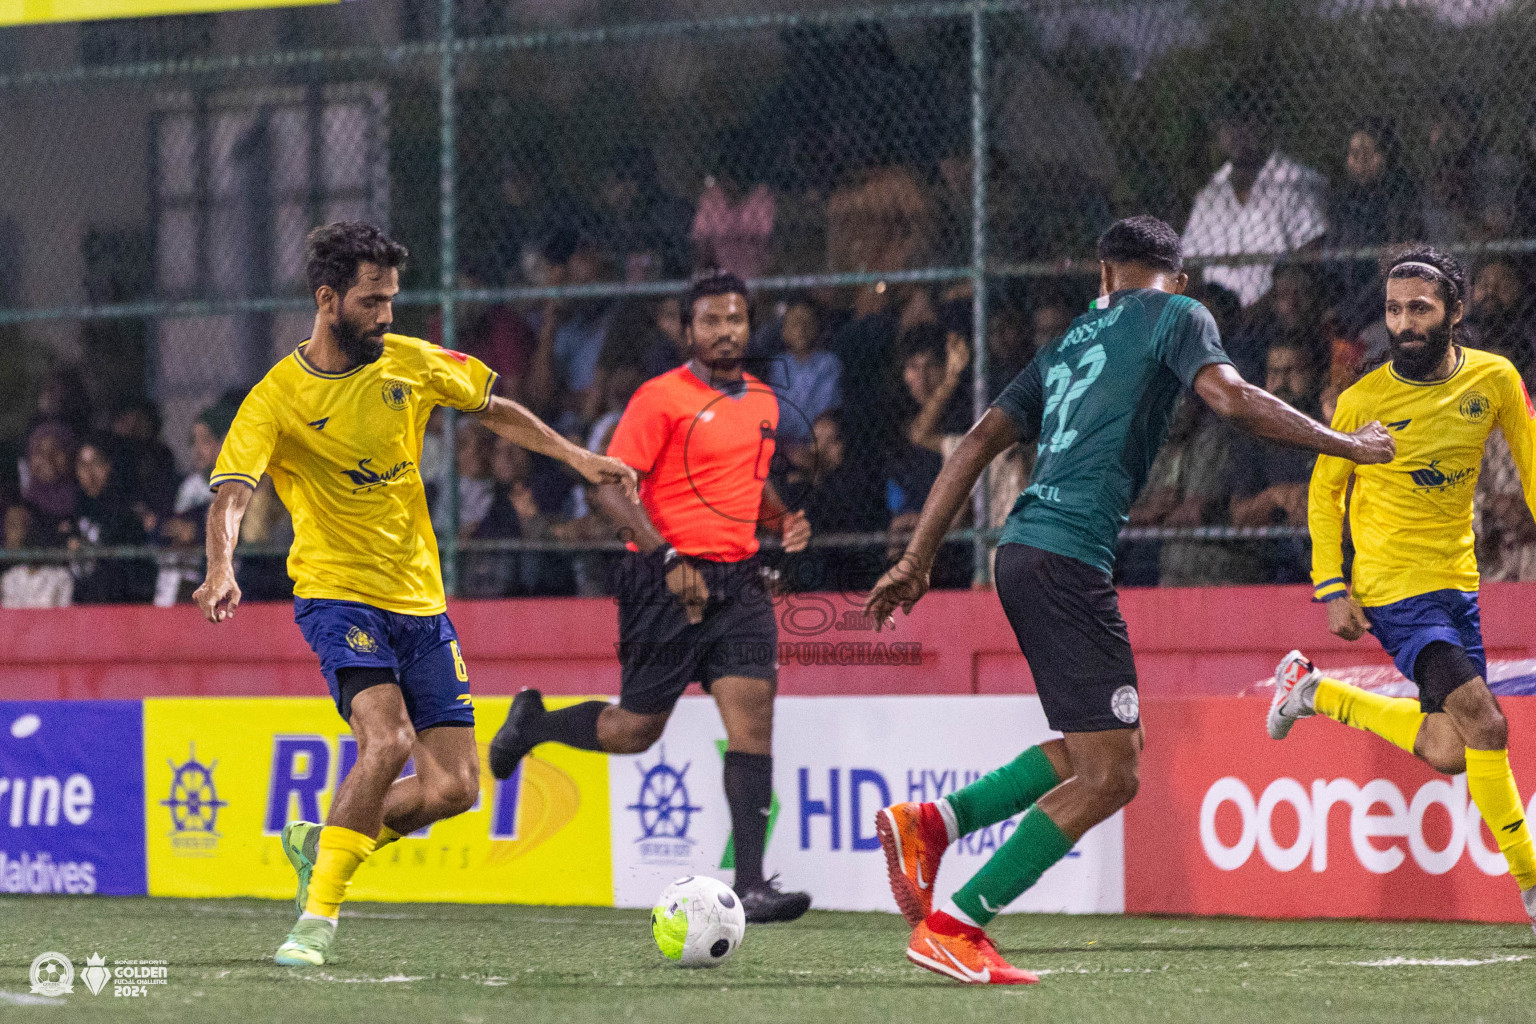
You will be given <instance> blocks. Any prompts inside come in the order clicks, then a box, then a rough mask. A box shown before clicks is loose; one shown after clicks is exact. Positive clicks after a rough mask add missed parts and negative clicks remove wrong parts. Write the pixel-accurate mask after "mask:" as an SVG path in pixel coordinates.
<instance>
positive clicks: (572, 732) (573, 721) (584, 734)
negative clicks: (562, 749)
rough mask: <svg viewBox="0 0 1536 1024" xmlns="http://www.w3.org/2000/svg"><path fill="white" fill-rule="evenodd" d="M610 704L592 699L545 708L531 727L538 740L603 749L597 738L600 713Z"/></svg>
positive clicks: (584, 748) (529, 728) (531, 734)
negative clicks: (558, 707) (548, 709)
mask: <svg viewBox="0 0 1536 1024" xmlns="http://www.w3.org/2000/svg"><path fill="white" fill-rule="evenodd" d="M606 707H608V702H607V701H605V700H589V701H584V702H582V703H580V704H572V705H571V706H570V707H568V708H560V709H559V710H558V711H546V712H544V713H543V714H542V715H540V716H539V717H538V718H535V719H534V720H533V722H532V724H530V725H529V727H528V738H529V739H531V740H533V741H534V742H535V743H564V744H565V745H566V746H568V747H575V748H577V749H578V750H602V749H603V746H602V744H601V743H599V742H598V741H597V716H598V715H601V714H602V713H603V709H604V708H606Z"/></svg>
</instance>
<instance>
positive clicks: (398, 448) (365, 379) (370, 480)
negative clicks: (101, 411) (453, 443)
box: [210, 334, 496, 615]
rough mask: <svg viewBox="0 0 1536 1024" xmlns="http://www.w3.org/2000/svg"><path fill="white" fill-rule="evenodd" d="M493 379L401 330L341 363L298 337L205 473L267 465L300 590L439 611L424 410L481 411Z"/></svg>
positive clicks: (399, 608)
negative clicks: (425, 475)
mask: <svg viewBox="0 0 1536 1024" xmlns="http://www.w3.org/2000/svg"><path fill="white" fill-rule="evenodd" d="M307 344H308V342H305V345H307ZM495 383H496V374H495V373H494V372H493V371H491V370H490V368H488V367H487V366H486V365H485V364H484V363H482V362H480V360H478V359H475V358H473V357H471V356H467V355H464V354H462V353H459V352H451V351H449V350H447V349H443V348H439V347H438V346H436V345H433V344H430V343H428V342H425V341H422V340H420V339H418V338H407V337H404V336H402V335H398V334H386V335H384V354H383V355H382V356H380V357H379V358H378V359H377V360H375V361H374V362H372V363H368V364H366V365H364V366H359V367H356V368H354V369H351V370H348V371H346V372H344V373H325V372H324V371H321V370H317V369H316V368H315V367H314V366H312V365H311V364H310V363H309V362H308V361H307V360H306V359H305V358H304V345H300V346H299V347H298V348H297V349H296V350H295V351H294V352H293V354H291V355H289V356H287V357H286V358H284V359H283V360H282V361H280V362H279V363H278V364H277V365H276V366H274V367H272V369H270V370H268V371H267V375H266V376H265V377H263V378H262V379H261V382H260V383H258V384H257V385H256V386H255V387H254V388H252V389H251V392H250V394H248V395H247V396H246V397H245V401H243V402H241V403H240V411H239V413H237V414H236V416H235V420H234V423H233V424H231V425H230V428H229V434H228V435H227V436H226V437H225V438H224V447H223V449H222V450H221V451H220V452H219V460H218V464H217V465H216V466H215V467H214V470H213V476H212V478H211V480H210V483H211V484H212V486H213V487H214V488H215V489H217V488H218V487H219V485H220V484H224V483H228V482H229V481H231V480H237V481H240V482H241V483H245V484H249V485H250V486H252V487H255V486H256V483H257V482H258V481H259V480H260V479H261V474H262V473H264V472H265V473H270V474H271V476H272V483H273V484H274V485H276V488H277V495H278V497H279V498H281V499H282V501H283V504H284V505H286V506H287V507H288V511H289V512H290V513H291V514H292V515H293V546H292V547H291V548H290V549H289V551H288V575H289V576H291V577H292V578H293V582H294V588H293V592H294V594H295V595H296V596H298V597H311V598H332V599H336V600H342V601H360V602H362V603H364V604H369V605H373V606H374V607H376V608H382V609H384V610H386V611H391V612H399V613H401V614H404V615H436V614H438V613H440V612H443V611H446V610H447V602H446V600H445V598H444V594H443V577H442V570H441V568H440V566H439V564H438V556H437V539H436V537H434V536H433V534H432V518H431V515H430V513H429V512H428V511H427V492H426V488H425V486H424V485H423V483H422V479H421V472H420V469H419V463H420V461H421V442H422V437H423V435H424V434H425V433H426V429H427V417H428V416H429V415H430V414H431V412H432V407H433V406H436V405H447V406H451V407H453V408H455V409H462V410H463V411H465V412H480V411H482V410H484V409H486V408H488V407H489V406H490V404H491V388H492V387H493V386H495Z"/></svg>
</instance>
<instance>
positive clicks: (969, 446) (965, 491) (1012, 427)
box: [864, 408, 1022, 631]
mask: <svg viewBox="0 0 1536 1024" xmlns="http://www.w3.org/2000/svg"><path fill="white" fill-rule="evenodd" d="M1021 439H1022V438H1021V437H1020V435H1019V428H1018V425H1017V424H1016V423H1015V422H1014V420H1013V418H1012V417H1010V416H1009V415H1008V414H1007V413H1004V412H1002V411H1001V410H1000V409H996V408H992V409H988V410H987V413H986V415H985V416H983V417H982V418H981V419H980V420H978V421H977V422H976V425H975V426H974V427H972V428H971V429H970V430H969V431H968V432H967V433H966V435H965V437H964V438H962V439H961V441H960V446H959V447H958V448H956V449H955V453H954V454H953V455H951V456H950V457H949V458H948V459H946V460H944V468H943V469H941V470H939V478H938V479H937V480H935V481H934V483H933V488H932V489H931V490H929V492H928V500H927V501H925V502H923V512H922V515H921V516H919V517H918V520H917V530H916V531H915V532H914V533H913V534H912V539H911V540H910V541H908V542H907V550H906V553H905V554H903V555H902V556H901V558H900V560H898V561H897V563H896V564H895V565H893V566H891V568H890V569H889V570H887V571H886V573H885V575H884V576H881V577H880V579H879V581H878V582H876V583H875V585H874V588H873V589H872V590H870V592H869V598H868V599H867V600H866V601H865V602H864V612H865V614H867V615H872V616H874V620H875V629H876V630H877V631H878V630H879V629H880V628H881V627H883V626H885V625H887V624H890V625H894V624H895V623H894V622H893V621H892V614H893V613H894V612H895V610H896V606H897V605H900V606H901V610H902V611H903V612H905V613H907V614H908V615H910V614H912V606H913V605H915V604H917V601H918V598H920V597H922V596H923V594H925V593H926V592H927V591H928V572H929V569H930V568H931V567H932V566H933V556H934V554H935V553H937V551H938V550H939V544H940V543H941V542H943V540H944V535H945V534H946V533H948V532H949V527H950V525H951V524H952V523H954V521H955V516H957V515H959V513H960V507H961V506H962V505H963V504H965V501H966V499H967V498H969V497H970V494H971V488H972V487H975V486H976V479H977V478H978V477H979V476H981V471H982V470H983V469H985V468H986V467H987V465H988V464H989V463H991V461H992V460H993V459H995V458H997V456H998V455H1000V454H1002V453H1003V452H1005V451H1007V450H1008V449H1009V447H1011V446H1012V445H1014V444H1016V443H1017V442H1018V441H1020V440H1021Z"/></svg>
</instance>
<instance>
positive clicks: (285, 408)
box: [194, 223, 637, 965]
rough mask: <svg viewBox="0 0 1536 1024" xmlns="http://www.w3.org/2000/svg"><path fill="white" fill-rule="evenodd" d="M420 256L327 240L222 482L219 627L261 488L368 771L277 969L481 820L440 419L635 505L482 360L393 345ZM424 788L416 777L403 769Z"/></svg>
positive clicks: (299, 826) (335, 807)
mask: <svg viewBox="0 0 1536 1024" xmlns="http://www.w3.org/2000/svg"><path fill="white" fill-rule="evenodd" d="M405 258H406V250H405V248H404V247H403V246H401V245H399V244H398V243H396V242H394V241H391V240H390V239H389V238H388V237H386V236H385V235H384V234H383V233H382V232H380V231H379V230H378V229H377V228H374V227H372V226H370V225H367V224H357V223H338V224H330V225H327V226H325V227H322V228H317V229H316V230H315V231H313V232H311V233H310V235H309V238H308V239H307V245H306V250H305V260H306V264H307V267H306V269H307V272H308V277H309V285H310V288H311V289H312V290H313V292H314V296H315V303H316V305H317V306H318V310H317V312H316V314H315V323H314V328H313V333H312V334H311V335H310V337H309V339H308V340H307V341H305V342H304V343H303V344H301V345H299V347H298V348H297V349H296V350H295V351H294V352H293V353H292V354H291V355H289V356H288V357H287V358H285V359H283V360H281V361H280V362H278V364H277V365H276V366H274V367H272V369H271V370H269V371H268V372H267V375H266V376H265V377H263V378H262V380H261V382H260V383H258V384H257V385H256V386H255V387H254V388H252V389H251V392H250V394H249V395H247V396H246V398H245V401H244V402H242V403H241V405H240V411H239V413H238V414H237V415H236V416H235V420H234V423H233V424H232V425H231V426H230V429H229V435H228V436H227V437H226V438H225V440H224V447H223V451H222V452H221V453H220V455H219V459H218V464H217V466H215V468H214V471H213V476H212V478H211V481H210V482H211V484H212V486H213V488H214V490H215V491H216V492H217V497H216V498H215V499H214V502H213V505H212V507H211V508H210V509H209V511H208V576H207V579H206V580H205V581H204V582H203V585H202V586H201V587H199V588H198V590H197V593H196V594H195V595H194V596H195V598H196V600H197V603H198V605H199V606H200V607H201V608H202V610H203V614H204V615H205V616H206V617H207V618H208V621H210V622H215V623H217V622H222V621H224V620H225V619H228V618H230V617H231V616H232V615H234V614H235V609H236V608H237V607H238V605H239V604H240V588H239V586H237V585H236V583H235V574H234V568H233V564H232V556H233V554H234V545H235V539H236V538H237V537H238V536H239V534H240V519H241V516H242V515H243V513H244V511H245V508H246V506H247V505H248V504H249V502H250V500H251V494H252V493H253V491H254V489H255V487H256V483H257V481H258V480H260V478H261V475H262V474H263V473H267V474H270V475H271V477H272V482H273V484H274V485H276V488H277V494H278V497H280V498H281V499H282V501H283V504H284V505H286V506H287V507H288V510H289V511H290V512H291V513H292V515H293V532H294V541H293V546H292V548H291V549H290V550H289V553H288V573H289V575H290V576H291V577H293V581H294V595H295V599H294V618H295V620H296V621H297V622H298V626H299V629H300V630H301V631H302V632H303V634H304V639H305V640H306V641H308V642H309V645H310V647H311V648H313V649H314V651H315V653H316V654H317V655H318V656H319V658H320V669H321V672H323V673H324V675H325V679H326V682H327V683H328V684H329V686H330V690H331V697H332V698H333V699H334V700H335V701H336V707H337V709H338V710H339V711H340V712H341V717H342V718H343V719H345V720H346V721H347V722H348V724H349V725H350V726H351V727H352V732H353V735H354V736H355V737H356V738H357V763H356V764H355V765H354V766H353V768H352V770H351V772H350V773H349V774H348V775H347V777H346V779H345V780H343V781H342V783H341V784H340V785H339V786H338V787H337V790H336V796H335V798H334V800H333V801H332V802H331V807H330V812H329V814H328V815H327V816H326V820H325V824H324V825H323V826H322V825H319V824H316V823H310V822H294V823H290V824H289V825H288V826H287V827H286V828H284V830H283V849H284V852H285V853H286V854H287V855H288V858H289V860H290V861H291V862H292V864H293V866H294V869H295V870H296V871H297V872H298V875H299V893H298V898H297V901H296V902H297V904H298V909H299V911H300V915H301V916H300V918H299V921H298V924H296V925H295V926H294V928H293V931H292V933H291V934H289V936H288V938H287V940H286V941H284V942H283V944H282V945H281V947H279V949H278V951H277V956H276V960H277V962H278V963H280V964H309V965H319V964H323V963H325V961H326V958H327V955H328V953H329V951H330V948H331V943H332V941H333V940H334V938H335V933H336V920H337V914H338V911H339V908H340V906H341V903H342V901H343V899H345V897H346V892H347V887H348V885H349V884H350V883H351V879H352V875H353V873H354V872H356V871H357V869H358V867H359V866H360V865H361V864H362V862H363V861H364V860H365V859H367V857H368V855H369V854H370V853H372V852H373V851H374V850H375V849H377V848H378V847H380V846H383V845H384V844H386V843H389V842H391V841H393V840H395V839H399V838H400V837H401V836H402V835H406V834H409V833H411V832H414V831H415V830H417V829H419V828H423V827H425V826H427V825H429V824H431V823H432V822H434V821H438V820H441V819H443V818H447V817H451V816H453V815H456V814H460V813H462V812H463V811H466V810H468V809H469V808H470V807H471V806H472V805H473V804H474V803H475V799H476V797H477V796H478V793H479V787H480V764H479V757H478V754H477V752H476V748H475V736H474V728H473V727H474V720H475V719H474V709H473V705H472V702H471V698H470V694H469V672H468V670H467V669H466V667H465V665H464V657H463V653H462V652H461V651H460V650H459V642H458V635H457V634H456V633H455V632H454V629H453V623H451V622H450V621H449V620H448V616H447V614H446V612H447V603H446V601H445V598H444V593H443V582H442V575H441V571H440V569H439V565H438V555H437V542H436V540H435V539H434V537H433V535H432V524H431V518H430V515H429V514H428V511H427V497H426V490H425V488H424V487H423V484H422V479H421V472H420V468H419V463H420V461H421V443H422V436H423V434H424V433H425V431H426V428H427V417H428V416H429V415H430V414H431V412H432V408H433V407H434V406H438V405H446V406H449V407H451V408H455V409H460V410H462V411H464V412H466V413H469V414H471V415H474V416H475V417H476V418H478V419H479V420H480V422H482V423H484V424H485V425H486V426H487V427H489V428H490V429H491V430H493V431H495V432H496V433H498V434H500V435H501V436H503V437H505V438H508V439H509V440H511V441H515V442H516V443H518V444H520V445H522V446H524V447H526V448H529V449H531V450H533V451H537V452H542V453H544V454H546V455H550V456H552V457H554V458H557V459H560V460H561V461H563V462H565V463H566V464H568V465H570V466H571V467H572V468H573V469H575V470H576V471H577V472H578V473H580V474H581V476H582V477H584V478H585V479H586V480H587V481H589V482H591V483H594V484H603V483H617V484H620V485H622V486H623V487H624V489H625V491H626V492H627V493H628V494H629V496H630V497H631V499H636V498H637V491H636V478H635V471H634V470H632V469H630V468H629V467H628V466H626V465H624V464H623V463H622V462H619V461H618V460H617V459H610V458H606V457H604V456H599V455H594V454H593V453H591V452H589V451H586V450H585V449H583V448H578V447H577V446H575V445H573V444H571V443H570V442H569V441H567V440H565V439H564V438H563V437H561V436H560V435H559V434H557V433H555V432H554V431H553V430H551V429H550V428H549V427H548V426H546V425H545V424H544V423H543V422H541V421H540V420H539V419H538V418H537V417H536V416H534V415H533V414H532V413H530V412H529V411H528V410H526V409H524V408H523V407H522V406H520V405H517V404H516V403H514V402H509V401H507V400H506V399H503V398H499V397H496V396H494V395H492V393H491V392H492V389H493V387H494V386H495V383H496V374H495V373H493V372H492V371H491V370H490V369H489V368H487V367H486V366H485V364H483V363H481V362H480V361H479V360H477V359H473V358H471V357H469V356H466V355H463V354H461V353H458V352H451V351H448V350H446V349H442V348H439V347H437V346H436V345H432V344H429V343H427V342H425V341H420V340H418V339H415V338H407V337H402V336H400V335H397V334H391V333H389V328H390V325H391V321H392V311H391V305H392V302H393V299H394V297H395V294H396V293H397V292H398V291H399V290H400V284H399V278H400V267H401V266H402V265H403V264H404V262H405ZM410 757H414V758H415V763H416V774H415V775H412V776H411V777H409V778H405V779H401V778H400V777H399V776H400V772H401V770H402V768H404V766H405V762H406V759H407V758H410Z"/></svg>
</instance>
